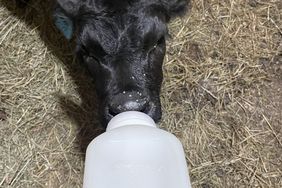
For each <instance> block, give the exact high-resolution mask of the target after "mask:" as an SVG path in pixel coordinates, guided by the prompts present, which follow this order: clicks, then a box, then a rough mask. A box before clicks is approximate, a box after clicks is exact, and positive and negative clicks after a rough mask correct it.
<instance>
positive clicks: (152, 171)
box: [83, 111, 191, 188]
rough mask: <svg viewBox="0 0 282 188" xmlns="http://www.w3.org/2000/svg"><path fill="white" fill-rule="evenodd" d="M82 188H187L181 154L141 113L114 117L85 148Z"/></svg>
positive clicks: (174, 141) (177, 143)
mask: <svg viewBox="0 0 282 188" xmlns="http://www.w3.org/2000/svg"><path fill="white" fill-rule="evenodd" d="M83 188H191V184H190V179H189V175H188V170H187V165H186V160H185V155H184V151H183V148H182V145H181V143H180V141H179V140H178V139H177V138H176V137H175V136H174V135H172V134H170V133H168V132H166V131H164V130H161V129H159V128H157V126H156V124H155V122H154V121H153V120H152V119H151V118H150V117H149V116H148V115H146V114H144V113H141V112H134V111H130V112H123V113H121V114H119V115H117V116H115V117H114V118H113V119H112V120H111V121H110V122H109V124H108V127H107V130H106V132H105V133H103V134H102V135H100V136H98V137H96V138H95V139H94V140H93V141H92V142H91V143H90V144H89V146H88V148H87V151H86V161H85V170H84V181H83Z"/></svg>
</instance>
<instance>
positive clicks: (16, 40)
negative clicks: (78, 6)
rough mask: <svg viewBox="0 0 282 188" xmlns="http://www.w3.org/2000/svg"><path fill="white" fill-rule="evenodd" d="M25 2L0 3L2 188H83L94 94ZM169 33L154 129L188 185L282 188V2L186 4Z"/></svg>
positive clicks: (39, 13)
mask: <svg viewBox="0 0 282 188" xmlns="http://www.w3.org/2000/svg"><path fill="white" fill-rule="evenodd" d="M32 2H33V3H32V4H31V5H30V6H29V7H28V8H27V9H25V10H18V9H15V6H14V4H13V3H12V1H11V0H0V187H3V188H4V187H5V188H9V187H13V188H14V187H20V188H30V187H50V188H55V187H66V188H70V187H81V185H82V177H83V165H84V152H85V147H86V146H87V144H88V143H89V141H90V140H91V139H92V138H94V137H95V136H96V135H98V134H100V133H102V132H103V129H102V128H101V127H100V126H99V122H98V119H97V115H96V114H97V111H96V110H95V109H96V107H97V102H96V101H95V90H94V86H93V84H92V82H91V79H90V77H89V76H88V74H87V73H86V72H85V70H84V69H83V68H82V67H81V66H80V65H78V64H77V63H76V62H75V60H74V58H73V56H72V46H71V45H70V44H69V43H67V42H66V41H65V40H64V39H63V37H62V36H61V35H60V34H59V33H58V31H57V30H56V29H55V27H54V26H53V25H52V21H51V19H50V18H49V17H48V15H49V14H50V10H51V7H50V6H49V5H50V3H49V2H48V1H35V0H34V1H32ZM169 28H170V32H171V39H169V41H168V44H167V46H168V49H167V56H166V59H165V64H164V76H165V79H164V84H163V87H162V94H161V98H162V106H163V119H162V122H161V124H160V126H161V127H162V128H164V129H166V130H168V131H170V132H171V133H173V134H175V135H176V136H177V137H178V138H179V139H181V141H182V143H183V145H184V149H185V152H186V158H187V162H188V165H189V171H190V176H191V181H192V185H193V187H202V188H213V187H223V188H226V187H236V188H238V187H273V188H280V187H282V2H281V1H280V0H226V1H223V0H194V1H193V2H192V8H191V10H190V12H189V14H187V15H186V16H185V17H183V18H182V19H177V20H174V21H173V22H172V23H171V24H170V25H169Z"/></svg>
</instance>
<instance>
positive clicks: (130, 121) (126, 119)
mask: <svg viewBox="0 0 282 188" xmlns="http://www.w3.org/2000/svg"><path fill="white" fill-rule="evenodd" d="M128 125H145V126H150V127H157V126H156V123H155V122H154V120H153V119H152V118H151V117H150V116H148V115H147V114H145V113H142V112H137V111H127V112H122V113H120V114H118V115H116V116H115V117H113V118H112V119H111V121H110V122H109V124H108V126H107V130H106V131H109V130H112V129H115V128H118V127H122V126H128Z"/></svg>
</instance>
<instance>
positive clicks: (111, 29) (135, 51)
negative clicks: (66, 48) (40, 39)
mask: <svg viewBox="0 0 282 188" xmlns="http://www.w3.org/2000/svg"><path fill="white" fill-rule="evenodd" d="M186 5H187V0H57V7H56V9H55V13H54V17H55V23H56V25H57V27H58V28H59V29H60V30H61V31H62V32H63V34H64V35H65V36H66V38H68V39H70V38H72V37H75V41H76V53H77V57H78V59H79V60H80V61H81V62H83V63H84V64H85V65H86V66H87V67H88V70H89V71H90V73H91V74H92V75H93V77H94V78H95V80H96V88H97V94H98V97H99V99H100V101H101V105H100V107H101V111H102V112H103V117H104V119H105V120H106V122H107V121H109V120H110V119H111V118H112V117H113V116H114V115H116V114H118V113H121V112H123V111H129V110H135V111H141V112H144V113H147V114H148V115H149V116H151V117H152V118H153V119H154V120H155V121H158V120H159V119H160V118H161V105H160V97H159V94H160V87H161V83H162V63H163V58H164V55H165V41H166V36H167V33H168V31H167V26H166V24H167V22H168V21H169V20H170V18H171V17H172V16H174V15H177V14H180V13H182V12H183V11H184V10H185V9H186Z"/></svg>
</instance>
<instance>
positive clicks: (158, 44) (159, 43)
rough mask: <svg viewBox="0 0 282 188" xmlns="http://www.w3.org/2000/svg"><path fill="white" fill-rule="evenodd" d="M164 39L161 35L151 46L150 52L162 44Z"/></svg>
mask: <svg viewBox="0 0 282 188" xmlns="http://www.w3.org/2000/svg"><path fill="white" fill-rule="evenodd" d="M164 41H165V38H164V37H161V38H160V39H159V40H158V41H157V43H156V44H155V45H154V46H153V47H152V48H151V50H150V52H152V51H153V50H155V49H156V48H157V47H158V46H160V45H161V44H163V43H164Z"/></svg>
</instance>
